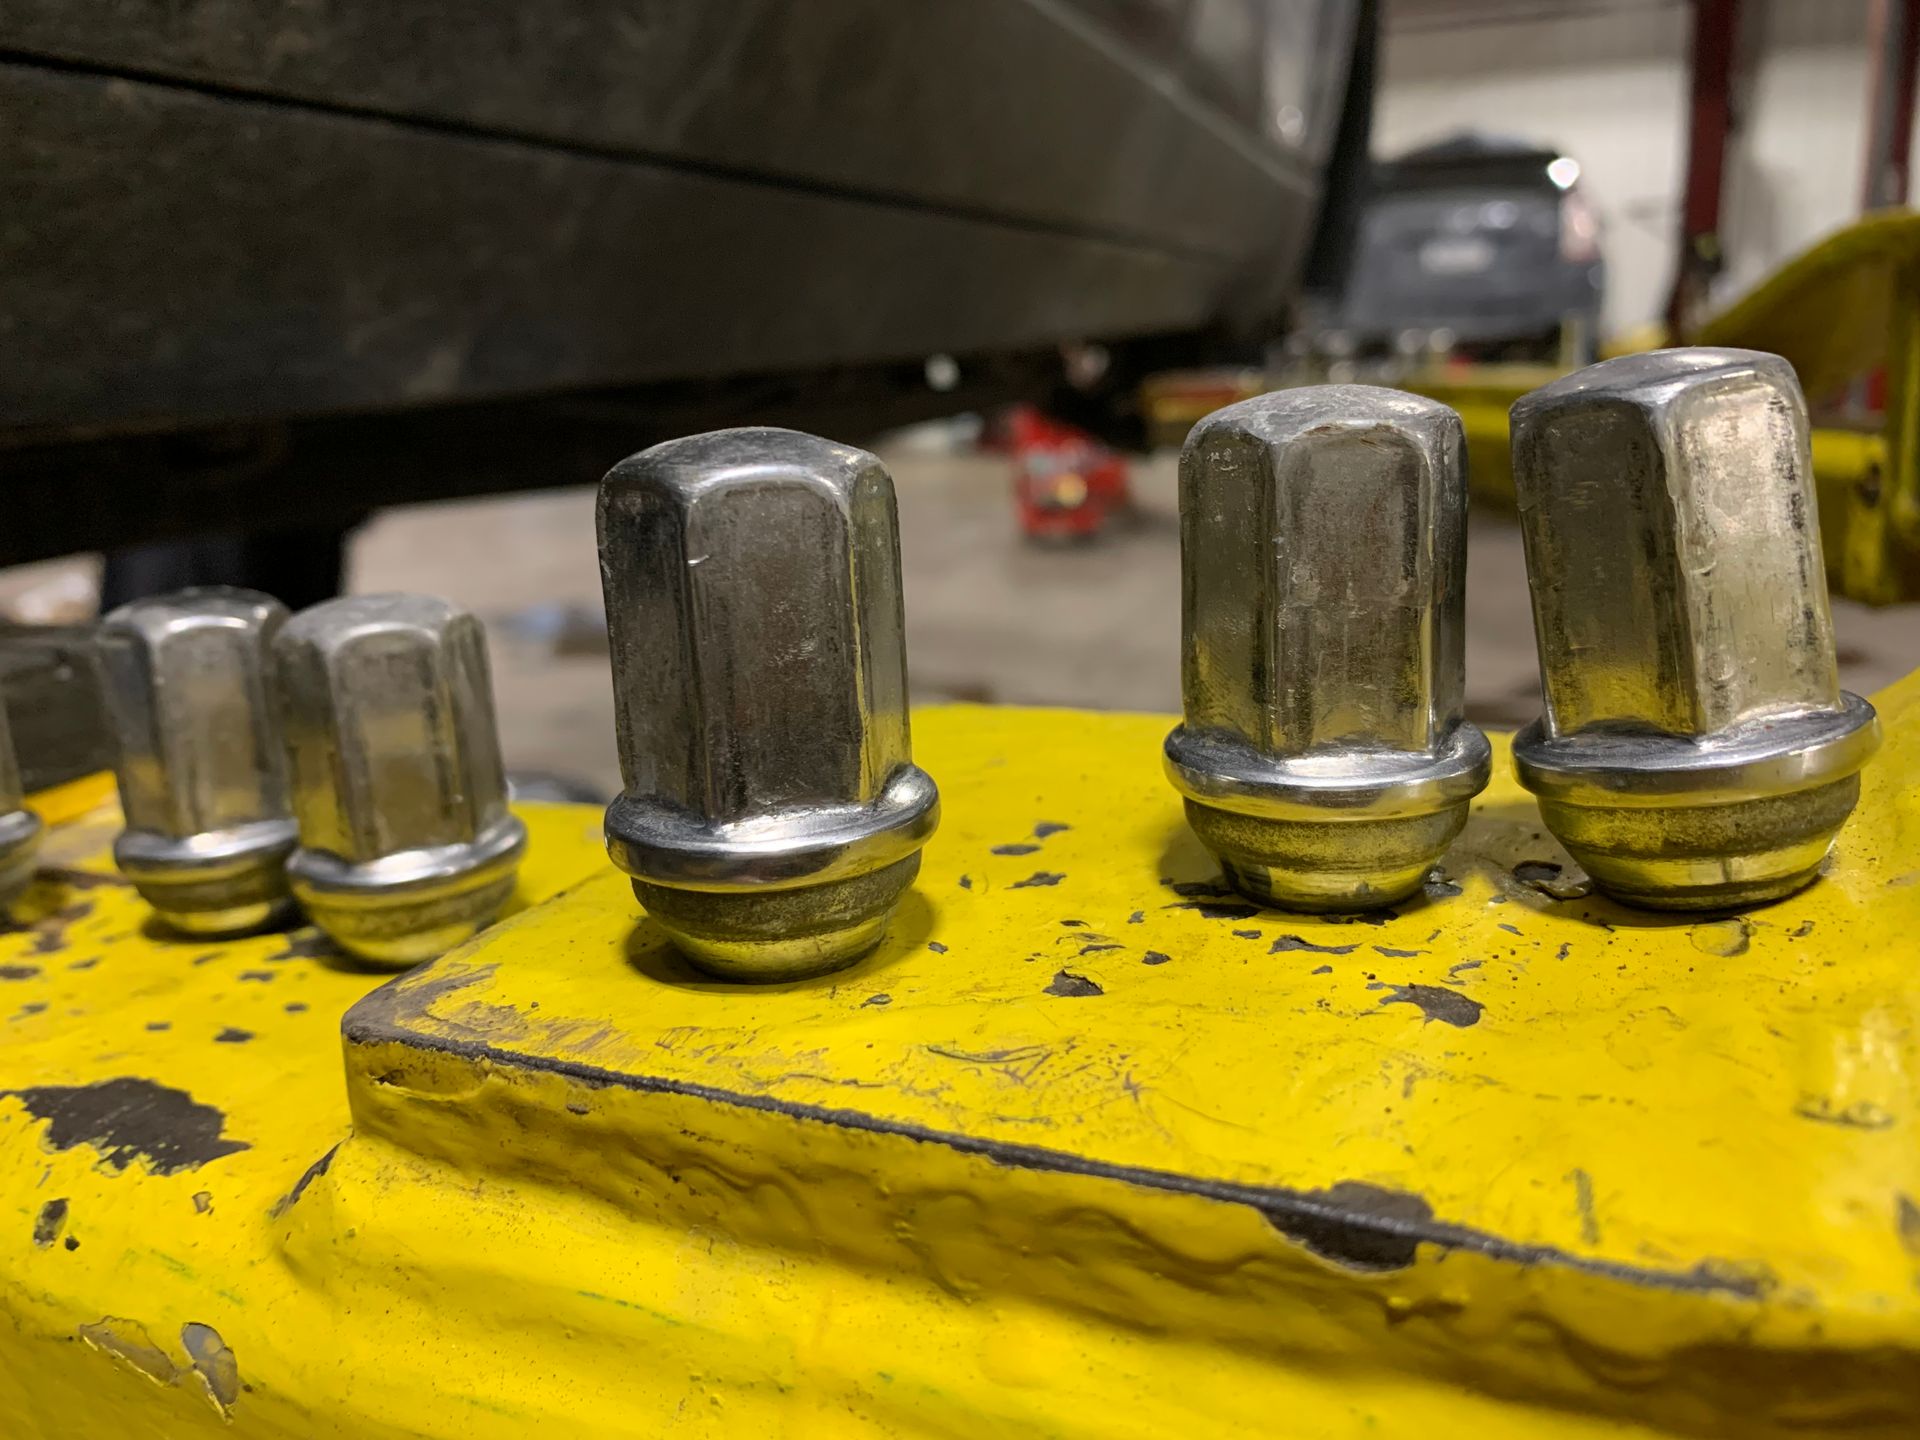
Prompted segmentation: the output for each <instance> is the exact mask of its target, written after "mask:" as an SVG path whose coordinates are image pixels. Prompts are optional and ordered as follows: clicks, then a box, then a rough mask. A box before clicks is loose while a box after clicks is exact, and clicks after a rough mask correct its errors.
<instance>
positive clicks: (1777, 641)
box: [1513, 349, 1879, 910]
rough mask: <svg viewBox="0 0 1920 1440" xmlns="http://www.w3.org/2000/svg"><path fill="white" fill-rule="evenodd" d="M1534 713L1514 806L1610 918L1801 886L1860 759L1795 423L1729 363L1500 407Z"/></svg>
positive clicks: (1607, 372) (1854, 789) (1633, 363)
mask: <svg viewBox="0 0 1920 1440" xmlns="http://www.w3.org/2000/svg"><path fill="white" fill-rule="evenodd" d="M1513 474H1514V487H1515V490H1516V492H1517V495H1518V499H1519V503H1520V522H1521V528H1522V532H1523V535H1524V538H1525V541H1526V552H1527V579H1528V583H1529V584H1530V586H1531V588H1532V591H1533V615H1534V631H1535V636H1536V639H1537V641H1538V643H1539V647H1540V670H1541V675H1542V677H1543V680H1544V683H1545V691H1546V713H1545V715H1544V716H1543V717H1542V718H1541V719H1540V720H1538V721H1536V722H1535V723H1534V724H1532V725H1530V726H1528V727H1527V728H1526V729H1525V730H1523V731H1521V732H1520V734H1519V735H1518V736H1516V737H1515V739H1514V763H1515V767H1516V769H1517V771H1518V773H1519V777H1520V783H1521V784H1523V785H1525V786H1526V787H1527V788H1528V789H1529V790H1531V791H1533V792H1534V794H1535V795H1537V796H1538V797H1539V800H1540V808H1541V813H1542V814H1543V816H1544V817H1545V819H1546V822H1547V825H1548V827H1549V828H1550V829H1551V830H1552V831H1553V833H1554V834H1555V835H1556V836H1557V837H1558V838H1559V840H1560V843H1561V844H1563V845H1565V846H1566V847H1567V850H1568V852H1569V853H1570V854H1572V856H1573V857H1574V859H1576V860H1578V861H1579V862H1580V864H1581V865H1582V866H1583V867H1584V868H1585V869H1586V871H1587V873H1588V874H1589V875H1591V876H1592V877H1593V879H1594V882H1595V883H1596V884H1597V885H1598V886H1599V887H1600V888H1601V889H1602V890H1604V891H1605V892H1607V893H1608V894H1610V895H1612V896H1613V897H1614V898H1615V899H1617V900H1620V901H1623V902H1625V903H1627V904H1631V905H1641V906H1647V907H1651V908H1654V909H1668V910H1700V909H1724V908H1728V907H1732V906H1740V905H1748V904H1754V903H1758V902H1762V901H1766V900H1773V899H1778V898H1779V897H1781V896H1783V895H1789V894H1792V893H1793V892H1794V891H1796V890H1798V889H1800V888H1801V887H1802V886H1804V885H1806V884H1808V883H1809V882H1810V881H1812V880H1813V878H1814V876H1815V875H1816V873H1817V872H1818V870H1819V866H1820V863H1821V861H1822V860H1823V859H1824V858H1825V856H1826V853H1827V851H1828V849H1829V848H1830V847H1831V845H1832V843H1833V839H1834V836H1835V835H1836V833H1837V832H1838V831H1839V829H1840V826H1841V825H1842V823H1844V821H1845V820H1846V818H1847V815H1848V814H1849V813H1850V812H1851V811H1852V809H1853V806H1854V802H1855V800H1856V799H1857V798H1858V796H1859V792H1860V777H1859V771H1860V767H1861V766H1862V765H1863V764H1865V763H1866V760H1867V757H1868V756H1869V755H1870V754H1871V753H1872V751H1873V749H1874V747H1875V745H1876V744H1877V743H1878V737H1879V728H1878V723H1877V722H1876V720H1875V719H1874V714H1873V707H1872V706H1870V705H1868V704H1867V702H1866V701H1864V700H1862V699H1860V698H1859V697H1858V696H1854V695H1849V694H1845V693H1843V692H1842V691H1841V689H1840V684H1839V678H1838V671H1837V668H1836V666H1835V662H1834V650H1833V622H1832V620H1831V618H1830V617H1829V615H1828V611H1827V583H1826V573H1825V570H1824V567H1823V565H1822V562H1821V557H1820V522H1819V516H1818V514H1817V512H1816V510H1815V504H1814V488H1813V460H1812V453H1811V447H1810V441H1809V433H1808V427H1807V407H1806V401H1805V400H1804V399H1803V398H1802V396H1801V393H1800V386H1799V383H1798V381H1797V380H1796V379H1795V377H1794V374H1793V370H1792V367H1790V366H1789V365H1788V364H1787V362H1786V361H1784V360H1782V359H1780V358H1779V357H1778V356H1775V355H1763V354H1759V353H1757V352H1754V351H1747V350H1709V349H1693V350H1663V351H1656V352H1654V353H1652V354H1647V355H1633V356H1628V357H1625V358H1622V359H1619V360H1608V361H1605V362H1603V363H1601V364H1599V365H1595V366H1592V367H1591V368H1589V369H1586V370H1583V371H1580V372H1579V373H1578V374H1575V375H1570V376H1568V377H1567V378H1565V379H1563V380H1558V381H1555V382H1554V383H1553V384H1551V385H1548V386H1546V387H1544V388H1543V389H1540V390H1536V391H1534V392H1533V393H1532V394H1531V395H1528V396H1525V397H1524V398H1523V399H1521V400H1520V401H1519V403H1517V404H1516V405H1515V406H1514V407H1513Z"/></svg>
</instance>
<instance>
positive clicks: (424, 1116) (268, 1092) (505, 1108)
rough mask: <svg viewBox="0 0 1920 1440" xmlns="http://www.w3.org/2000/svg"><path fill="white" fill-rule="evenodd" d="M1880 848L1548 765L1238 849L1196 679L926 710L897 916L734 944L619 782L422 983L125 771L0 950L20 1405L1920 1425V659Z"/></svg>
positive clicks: (1887, 698) (499, 1425)
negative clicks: (627, 840) (1676, 887)
mask: <svg viewBox="0 0 1920 1440" xmlns="http://www.w3.org/2000/svg"><path fill="white" fill-rule="evenodd" d="M1877 703H1878V705H1879V706H1880V708H1881V713H1882V715H1883V717H1884V720H1885V725H1886V732H1887V746H1886V750H1885V753H1884V754H1883V755H1882V757H1881V758H1880V760H1879V761H1878V762H1877V763H1876V765H1875V766H1874V767H1872V768H1871V769H1869V770H1868V772H1867V774H1866V777H1865V787H1864V792H1863V796H1862V800H1861V804H1860V807H1859V810H1858V812H1857V814H1856V817H1855V819H1854V820H1853V822H1852V824H1851V825H1850V827H1849V828H1848V829H1847V831H1846V832H1845V833H1844V834H1843V835H1842V838H1841V841H1840V847H1839V850H1838V852H1837V853H1836V855H1835V857H1834V859H1833V861H1832V865H1831V870H1830V873H1828V874H1827V875H1826V877H1825V878H1824V879H1823V880H1821V881H1820V882H1819V883H1818V884H1816V885H1815V886H1814V887H1813V888H1812V889H1811V890H1809V891H1807V892H1805V893H1803V894H1801V895H1798V896H1795V897H1794V898H1792V899H1790V900H1787V901H1785V902H1782V903H1781V904H1779V905H1776V906H1774V907H1772V908H1768V909H1763V910H1759V911H1755V912H1753V913H1751V914H1748V915H1746V916H1744V917H1738V918H1718V919H1714V918H1709V919H1689V918H1685V917H1679V916H1651V915H1646V914H1638V913H1635V912H1633V911H1629V910H1624V909H1621V908H1619V907H1617V906H1614V905H1612V904H1610V903H1607V902H1605V901H1603V900H1600V899H1597V898H1595V897H1594V896H1592V895H1591V894H1589V893H1588V892H1587V888H1586V886H1585V885H1584V884H1583V883H1582V882H1581V879H1580V877H1579V876H1578V874H1577V872H1576V871H1575V870H1574V869H1573V867H1572V865H1571V862H1570V861H1569V860H1568V858H1567V857H1566V855H1565V854H1563V853H1562V852H1561V851H1560V850H1558V849H1557V848H1556V846H1555V845H1554V843H1553V842H1552V840H1551V839H1550V838H1549V837H1548V835H1547V834H1546V832H1545V829H1544V827H1543V826H1542V825H1541V823H1540V820H1539V816H1538V813H1537V811H1536V810H1535V808H1534V806H1533V804H1532V802H1531V801H1530V800H1529V799H1528V798H1527V797H1526V796H1525V795H1524V793H1523V792H1521V791H1520V790H1519V789H1518V788H1517V787H1516V786H1515V785H1514V783H1513V781H1512V780H1511V778H1510V772H1509V768H1508V762H1507V755H1506V742H1505V739H1504V738H1500V739H1497V740H1496V742H1495V745H1496V779H1495V781H1494V784H1493V786H1492V788H1491V789H1489V790H1488V791H1487V792H1486V793H1485V794H1484V795H1483V796H1482V797H1481V798H1480V799H1479V800H1478V801H1476V802H1475V805H1474V809H1473V817H1472V820H1471V822H1470V823H1469V825H1468V827H1467V830H1466V832H1465V834H1464V835H1463V836H1462V838H1461V839H1460V841H1459V842H1458V843H1457V844H1456V845H1455V847H1454V849H1453V850H1452V852H1451V853H1450V855H1449V856H1448V858H1447V861H1446V863H1445V869H1444V873H1436V875H1435V876H1434V877H1433V878H1432V879H1431V880H1430V881H1429V884H1428V886H1427V890H1426V893H1425V895H1424V896H1423V897H1422V898H1421V899H1420V900H1418V901H1417V902H1415V903H1412V904H1409V905H1406V906H1404V907H1402V908H1401V909H1400V910H1399V911H1398V912H1397V913H1395V914H1393V915H1392V916H1391V917H1388V918H1384V919H1379V918H1377V917H1376V919H1374V920H1370V921H1354V922H1349V923H1341V922H1339V921H1337V920H1328V919H1325V918H1308V917H1303V916H1297V915H1288V914H1282V913H1278V912H1272V911H1261V910H1256V909H1254V908H1253V907H1251V906H1249V905H1248V904H1246V903H1245V902H1244V901H1242V900H1240V899H1239V898H1238V897H1236V896H1234V895H1231V894H1229V893H1227V892H1226V891H1225V890H1224V887H1222V886H1221V885H1220V883H1219V877H1218V874H1217V872H1216V870H1215V867H1214V865H1213V862H1212V861H1211V859H1210V858H1209V857H1208V856H1207V855H1206V854H1205V852H1203V851H1202V850H1201V849H1200V848H1199V846H1198V844H1197V843H1196V842H1195V840H1194V839H1193V837H1192V835H1191V833H1190V832H1189V830H1188V828H1187V826H1186V823H1185V821H1184V819H1183V817H1182V814H1181V811H1180V806H1179V802H1178V800H1177V798H1176V796H1175V795H1174V793H1173V791H1172V790H1171V789H1170V788H1169V787H1168V786H1167V784H1166V783H1165V781H1164V780H1163V778H1162V776H1161V772H1160V763H1159V745H1160V740H1161V738H1162V736H1163V735H1164V733H1165V731H1166V729H1167V727H1168V725H1169V723H1170V722H1169V721H1168V720H1166V719H1164V718H1158V717H1151V716H1111V715H1090V714H1080V713H1073V712H1066V711H1023V710H998V709H971V708H956V709H944V710H935V711H931V712H927V713H925V714H923V715H921V716H920V717H919V718H918V719H917V721H916V737H915V738H916V741H917V742H918V744H917V753H918V754H919V755H920V756H921V757H922V758H923V759H924V761H925V763H926V764H927V765H928V766H929V768H930V769H932V770H933V771H934V772H935V773H937V774H938V775H939V776H940V779H941V783H942V787H943V790H944V792H945V801H946V823H945V825H944V826H943V828H942V829H941V831H940V832H939V834H938V835H937V837H936V838H935V839H934V840H933V841H932V843H931V844H930V845H929V846H928V847H927V849H926V852H925V868H924V870H923V872H922V875H921V877H920V880H919V882H918V884H917V886H916V888H915V890H914V891H913V892H912V893H911V894H910V896H909V897H908V899H907V900H906V902H905V903H904V905H903V907H902V909H901V911H900V913H899V914H898V916H897V917H896V920H895V922H894V925H893V929H892V932H891V935H890V938H889V939H888V940H887V942H886V943H885V945H884V946H883V948H882V949H881V950H880V951H879V952H877V953H876V954H875V955H873V956H872V957H870V958H869V959H867V960H866V961H864V962H862V963H860V964H859V965H857V966H855V967H854V968H852V969H850V970H847V971H844V972H842V973H840V974H837V975H833V976H828V977H826V978H823V979H818V980H812V981H806V982H799V983H791V984H780V985H767V986H758V987H742V986H738V985H727V984H723V983H719V982H715V981H712V980H708V979H704V978H702V977H700V976H699V975H698V974H697V973H695V972H693V971H691V970H690V969H688V968H687V967H686V966H685V965H684V964H683V963H682V962H681V961H680V960H678V959H677V958H676V957H675V955H674V953H673V952H672V951H671V950H670V949H669V948H668V947H667V946H666V944H665V943H664V940H663V938H662V936H661V935H660V933H659V932H658V930H657V929H656V928H655V927H654V926H653V924H652V923H651V922H650V921H647V920H645V919H643V918H642V917H641V916H640V915H639V913H638V912H637V910H636V907H635V906H634V904H633V902H632V898H631V896H630V894H629V893H628V890H627V887H626V883H625V881H624V878H623V877H621V876H619V875H617V874H615V873H614V872H613V871H611V870H610V869H609V868H608V867H607V866H606V864H605V860H604V857H603V856H602V854H601V853H600V850H599V834H598V816H597V814H596V813H594V812H592V811H589V810H586V809H581V808H572V807H540V806H528V807H524V809H523V811H522V813H523V814H524V816H525V818H526V819H527V822H528V824H529V826H530V827H531V828H532V830H533V845H532V850H531V856H530V860H529V863H528V868H527V872H526V874H525V877H524V883H523V887H522V895H521V904H522V905H523V906H524V908H523V909H522V910H521V911H520V913H519V914H518V915H516V916H514V917H513V918H511V919H509V920H507V921H505V922H503V923H501V924H499V925H497V926H496V927H494V928H493V929H492V930H490V931H488V932H487V933H485V934H484V935H482V936H481V937H479V938H478V939H477V940H476V941H474V942H472V943H470V944H468V945H467V946H465V947H463V948H462V949H460V950H457V951H455V952H454V953H452V954H450V955H448V956H446V957H445V958H444V959H442V960H439V961H437V962H434V963H432V964H429V965H427V966H424V967H422V968H420V969H418V970H416V971H414V972H412V973H410V974H408V975H406V976H404V977H402V978H400V979H398V980H394V981H391V982H390V983H386V984H381V983H380V979H381V977H379V976H374V975H369V974H366V973H364V972H361V971H358V970H355V969H353V968H352V967H351V966H350V965H349V964H348V962H346V961H344V960H343V959H342V958H340V957H339V956H338V955H336V954H335V953H333V952H332V951H331V950H330V949H329V948H328V947H327V946H326V945H325V944H324V942H322V941H321V940H320V939H319V937H318V936H317V934H316V932H313V931H311V930H302V931H296V932H293V933H292V934H290V935H267V936H262V937H259V938H254V939H247V940H239V941H233V942H228V943H221V944H205V943H197V942H193V941H189V940H180V939H174V938H170V937H169V936H167V935H166V934H165V933H164V932H162V931H160V930H158V929H157V928H156V927H155V926H154V925H153V924H152V923H151V922H150V920H149V918H148V913H147V912H146V910H145V909H144V907H143V906H142V905H140V904H139V903H138V901H137V899H136V898H135V896H134V895H133V892H132V891H131V890H130V889H128V888H127V887H126V886H124V885H123V884H122V883H121V882H120V881H119V879H118V877H117V876H116V875H115V874H114V872H113V870H112V866H111V863H110V860H109V858H108V854H107V845H108V843H109V841H110V839H111V837H112V834H113V833H114V830H115V828H116V825H117V817H116V815H115V814H114V812H113V810H112V807H111V803H110V801H105V800H103V799H102V792H101V791H99V790H98V789H97V788H96V789H95V790H93V791H92V792H86V791H85V790H84V788H83V790H82V791H79V792H69V793H68V794H67V795H66V796H64V797H54V800H53V804H52V807H51V808H53V809H54V810H55V811H56V812H57V818H60V819H61V820H62V823H60V824H58V825H57V826H56V827H55V829H54V832H53V834H52V836H51V837H50V839H49V855H48V859H47V861H46V864H47V865H48V866H49V867H50V868H49V869H48V870H46V871H44V872H43V876H42V879H41V880H40V881H38V882H37V884H36V888H35V889H34V890H33V891H32V892H31V893H30V896H29V899H28V902H27V908H26V911H25V913H24V914H23V915H22V916H20V917H19V920H18V922H17V923H15V924H14V925H13V926H12V927H10V929H9V930H8V932H7V933H6V934H4V935H0V1416H5V1417H7V1422H6V1425H5V1427H4V1428H5V1430H6V1433H8V1434H9V1435H21V1436H41V1435H45V1436H66V1435H76V1436H88V1437H96V1436H116V1437H117V1436H146V1435H150V1436H169V1437H190V1436H194V1435H203V1434H204V1435H209V1436H211V1435H227V1434H231V1435H242V1436H257V1437H278V1436H302V1437H306V1436H354V1437H361V1440H365V1437H401V1436H433V1437H441V1436H445V1437H459V1440H507V1437H516V1440H518V1437H524V1436H527V1435H530V1434H549V1435H556V1436H560V1435H564V1436H636V1437H638V1436H646V1437H656V1436H663V1435H689V1436H707V1435H711V1436H720V1435H727V1436H756V1437H757V1436H776V1435H784V1436H823V1437H825V1436H832V1437H848V1436H909V1435H911V1436H984V1435H1020V1436H1028V1435H1034V1436H1039V1435H1050V1436H1122V1437H1131V1436H1138V1437H1148V1436H1154V1437H1162V1436H1168V1435H1208V1436H1214V1435H1263V1436H1267V1435H1288V1436H1294V1435H1299V1436H1307V1435H1312V1436H1337V1437H1344V1436H1362V1435H1392V1436H1422V1437H1429V1436H1431V1437H1446V1436H1473V1437H1476V1440H1522V1437H1526V1440H1536V1437H1542V1436H1554V1437H1569V1440H1572V1437H1592V1440H1599V1437H1602V1436H1605V1437H1609V1440H1620V1437H1625V1436H1653V1435H1674V1436H1740V1437H1768V1436H1787V1435H1793V1436H1805V1435H1807V1434H1809V1433H1839V1432H1844V1433H1846V1434H1847V1435H1849V1436H1884V1437H1895V1436H1901V1437H1906V1436H1911V1435H1913V1434H1915V1433H1916V1432H1917V1431H1920V1143H1916V1131H1915V1127H1916V1125H1920V1080H1917V1079H1916V1077H1917V1076H1920V982H1917V981H1916V979H1915V969H1914V965H1913V962H1912V954H1913V936H1914V934H1915V933H1916V932H1920V792H1916V791H1915V790H1914V788H1913V786H1912V783H1911V777H1912V775H1913V774H1914V773H1916V768H1920V677H1916V678H1915V679H1910V680H1909V681H1907V682H1905V683H1903V684H1902V685H1900V686H1898V687H1895V688H1894V689H1893V690H1890V691H1888V692H1886V693H1885V694H1883V695H1881V696H1880V697H1878V698H1877Z"/></svg>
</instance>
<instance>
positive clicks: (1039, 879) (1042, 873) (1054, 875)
mask: <svg viewBox="0 0 1920 1440" xmlns="http://www.w3.org/2000/svg"><path fill="white" fill-rule="evenodd" d="M1066 878H1067V877H1066V876H1065V875H1062V874H1060V873H1058V872H1056V871H1053V870H1036V871H1034V872H1033V874H1031V875H1029V876H1028V877H1027V878H1026V879H1024V880H1016V881H1014V882H1013V884H1011V885H1009V886H1008V887H1007V888H1008V889H1009V890H1026V889H1029V888H1031V887H1032V886H1035V885H1058V884H1059V883H1060V882H1061V881H1062V880H1064V879H1066Z"/></svg>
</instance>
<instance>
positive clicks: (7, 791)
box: [0, 703, 44, 908]
mask: <svg viewBox="0 0 1920 1440" xmlns="http://www.w3.org/2000/svg"><path fill="white" fill-rule="evenodd" d="M43 830H44V827H43V826H42V825H41V823H40V817H39V816H38V815H36V814H34V813H33V811H31V810H29V809H27V807H26V802H25V799H24V798H23V796H22V794H21V789H20V757H19V756H18V755H16V754H15V753H14V749H13V729H12V727H11V726H10V725H9V724H8V723H7V707H6V705H5V704H4V703H0V908H5V907H6V906H8V905H11V904H12V903H13V902H14V901H15V900H17V899H19V898H20V892H21V891H23V890H25V889H26V888H27V886H28V885H29V884H30V883H31V882H32V880H33V865H34V861H35V859H36V858H37V857H38V856H39V853H40V837H41V834H42V832H43Z"/></svg>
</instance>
